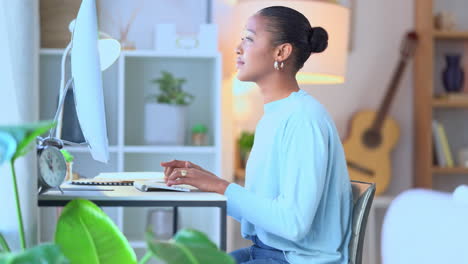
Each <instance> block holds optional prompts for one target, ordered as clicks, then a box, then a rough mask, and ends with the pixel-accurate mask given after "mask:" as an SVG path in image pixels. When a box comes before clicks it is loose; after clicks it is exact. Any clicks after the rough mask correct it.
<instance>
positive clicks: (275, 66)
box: [273, 61, 279, 71]
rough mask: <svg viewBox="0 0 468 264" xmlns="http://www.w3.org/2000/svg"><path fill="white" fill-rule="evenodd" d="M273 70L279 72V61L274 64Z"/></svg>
mask: <svg viewBox="0 0 468 264" xmlns="http://www.w3.org/2000/svg"><path fill="white" fill-rule="evenodd" d="M273 68H275V70H277V71H279V67H278V61H275V63H273Z"/></svg>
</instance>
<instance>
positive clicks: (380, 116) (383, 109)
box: [371, 58, 407, 131]
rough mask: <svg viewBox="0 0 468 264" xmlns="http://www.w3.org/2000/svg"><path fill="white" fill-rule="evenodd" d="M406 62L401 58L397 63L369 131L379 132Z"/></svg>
mask: <svg viewBox="0 0 468 264" xmlns="http://www.w3.org/2000/svg"><path fill="white" fill-rule="evenodd" d="M406 61H407V60H406V59H404V58H401V59H400V61H399V63H398V67H397V68H396V70H395V72H394V74H393V78H392V81H391V82H390V87H389V89H388V90H387V93H386V94H385V96H384V99H383V101H382V103H381V104H380V107H379V111H378V112H377V115H376V117H375V119H374V122H373V123H372V127H371V129H372V130H373V131H379V130H380V129H381V127H382V124H383V121H384V120H385V116H386V115H387V113H388V111H389V109H390V105H391V103H392V100H393V97H395V94H396V91H397V89H398V84H399V83H400V80H401V75H402V74H403V71H404V70H405V66H406Z"/></svg>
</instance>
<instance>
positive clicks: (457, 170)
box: [432, 167, 468, 174]
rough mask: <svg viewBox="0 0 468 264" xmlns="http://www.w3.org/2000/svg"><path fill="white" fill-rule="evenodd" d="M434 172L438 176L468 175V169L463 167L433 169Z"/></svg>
mask: <svg viewBox="0 0 468 264" xmlns="http://www.w3.org/2000/svg"><path fill="white" fill-rule="evenodd" d="M432 172H433V173H436V174H468V168H463V167H454V168H446V167H432Z"/></svg>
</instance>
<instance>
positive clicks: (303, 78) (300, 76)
mask: <svg viewBox="0 0 468 264" xmlns="http://www.w3.org/2000/svg"><path fill="white" fill-rule="evenodd" d="M304 66H305V65H304ZM303 71H304V70H302V71H300V72H298V73H297V75H296V79H297V82H298V83H301V84H339V83H344V77H343V76H338V75H332V74H330V75H328V74H320V73H307V72H303Z"/></svg>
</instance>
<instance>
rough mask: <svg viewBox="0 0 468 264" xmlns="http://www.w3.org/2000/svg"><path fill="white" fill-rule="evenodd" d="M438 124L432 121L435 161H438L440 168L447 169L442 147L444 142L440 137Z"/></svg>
mask: <svg viewBox="0 0 468 264" xmlns="http://www.w3.org/2000/svg"><path fill="white" fill-rule="evenodd" d="M438 126H439V124H438V122H437V121H436V120H432V139H433V140H432V141H433V144H432V147H433V151H434V154H435V160H436V163H435V164H436V165H438V166H440V167H446V166H447V160H446V159H445V156H444V150H443V147H442V140H441V137H440V133H439V129H438Z"/></svg>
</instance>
